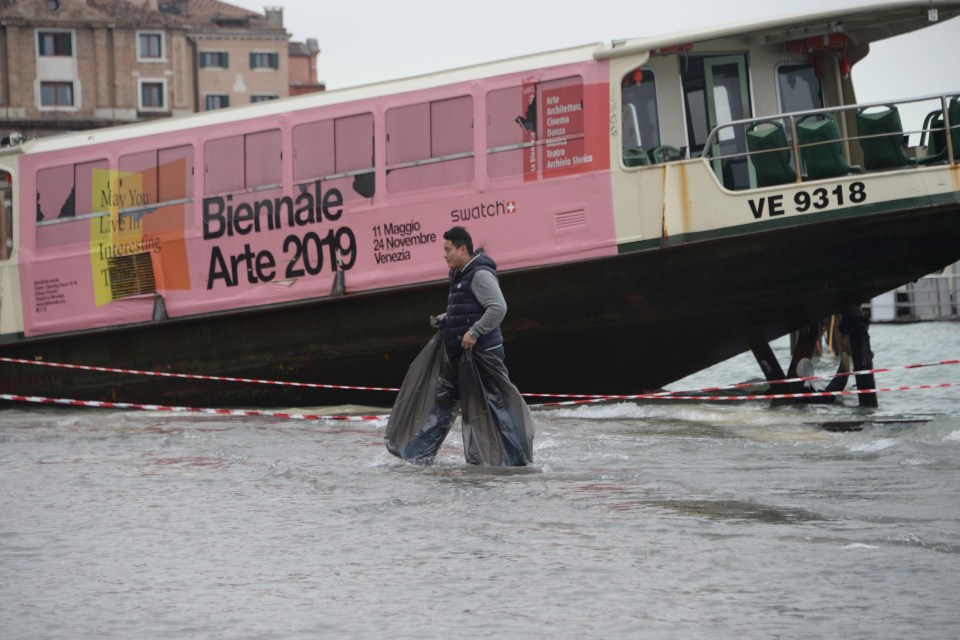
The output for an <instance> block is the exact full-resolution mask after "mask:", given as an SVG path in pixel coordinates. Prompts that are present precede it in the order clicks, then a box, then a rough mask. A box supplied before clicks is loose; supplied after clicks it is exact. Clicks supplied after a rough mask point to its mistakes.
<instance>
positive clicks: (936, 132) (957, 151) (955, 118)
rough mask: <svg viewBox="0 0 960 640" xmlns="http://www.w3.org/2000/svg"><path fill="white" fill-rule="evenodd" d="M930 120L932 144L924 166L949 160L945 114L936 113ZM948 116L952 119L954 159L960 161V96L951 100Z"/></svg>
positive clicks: (951, 136) (951, 131) (951, 132)
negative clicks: (944, 122)
mask: <svg viewBox="0 0 960 640" xmlns="http://www.w3.org/2000/svg"><path fill="white" fill-rule="evenodd" d="M931 115H933V117H932V118H931V120H930V142H929V144H928V147H927V151H928V154H929V155H928V156H927V157H926V158H924V159H923V160H921V161H920V162H921V163H923V164H929V163H933V162H943V161H945V160H947V134H946V131H944V126H943V112H940V111H935V112H934V113H933V114H931ZM947 116H948V117H949V118H950V138H951V140H950V142H951V143H952V144H953V159H954V161H955V162H958V161H960V96H954V97H953V98H951V99H950V103H949V105H948V106H947Z"/></svg>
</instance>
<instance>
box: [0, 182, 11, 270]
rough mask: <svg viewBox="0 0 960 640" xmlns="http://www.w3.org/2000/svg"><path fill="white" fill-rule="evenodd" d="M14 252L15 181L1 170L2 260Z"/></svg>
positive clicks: (0, 234) (0, 250) (0, 230)
mask: <svg viewBox="0 0 960 640" xmlns="http://www.w3.org/2000/svg"><path fill="white" fill-rule="evenodd" d="M12 253H13V181H12V180H11V179H10V174H9V173H7V172H6V171H0V260H6V259H7V258H9V257H10V255H11V254H12Z"/></svg>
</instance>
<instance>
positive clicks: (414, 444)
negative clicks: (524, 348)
mask: <svg viewBox="0 0 960 640" xmlns="http://www.w3.org/2000/svg"><path fill="white" fill-rule="evenodd" d="M443 239H444V243H443V255H444V259H445V260H446V262H447V266H448V267H450V293H449V296H448V298H447V311H446V313H443V314H441V315H440V316H437V317H432V318H431V324H433V325H434V326H435V327H439V328H440V330H441V331H440V337H441V338H442V342H443V345H442V349H443V351H444V352H445V353H443V354H442V357H440V358H439V359H438V360H436V361H437V362H438V363H439V364H438V369H437V371H438V375H437V378H436V379H435V381H436V385H435V388H436V395H435V398H433V399H432V403H431V406H430V408H429V410H428V411H426V415H425V416H424V417H425V421H424V422H420V423H419V424H409V425H407V427H408V428H409V429H410V431H411V433H410V434H409V436H410V437H409V438H403V440H404V441H403V442H402V443H401V442H395V441H394V437H393V434H394V433H395V432H400V431H403V429H401V428H400V427H399V421H398V426H397V428H396V430H395V429H394V428H392V427H391V426H388V437H387V440H388V445H387V448H388V449H389V450H390V451H391V453H393V454H395V455H398V456H400V457H402V458H404V459H407V460H413V461H416V462H426V461H429V460H432V459H433V458H434V456H436V453H437V451H438V450H439V449H440V445H442V444H443V441H444V440H445V439H446V437H447V434H448V433H449V431H450V427H451V426H452V424H453V421H454V418H455V417H456V412H457V410H458V408H460V401H461V389H460V382H461V381H460V376H461V373H462V371H464V370H466V371H468V372H469V373H470V375H469V378H470V380H469V382H465V384H470V385H471V386H470V387H469V388H468V389H467V390H466V391H465V393H467V395H468V396H469V398H470V399H471V401H472V403H473V406H472V407H471V409H472V410H473V409H476V406H475V404H476V402H477V401H478V400H479V399H480V398H481V396H484V397H486V395H489V394H491V393H492V394H494V395H495V396H497V395H499V396H502V397H501V398H500V402H498V403H497V404H498V408H497V409H496V410H493V411H480V413H479V414H476V415H472V416H470V419H469V420H468V415H467V407H466V405H465V406H464V423H465V425H466V424H467V423H470V429H469V434H468V429H467V427H466V426H465V429H464V430H465V435H464V446H465V449H467V451H465V453H466V455H467V460H468V462H475V463H478V464H495V465H497V466H518V465H521V466H522V465H525V464H528V463H529V462H530V461H531V460H532V449H531V447H532V441H533V425H532V419H531V418H530V415H529V410H528V409H527V407H526V405H525V404H524V403H523V400H522V398H521V397H520V394H519V392H518V391H517V389H516V387H514V386H513V384H512V383H511V382H510V380H509V376H508V374H507V368H506V365H505V364H504V355H505V354H504V349H503V335H502V334H501V333H500V323H501V321H502V320H503V318H504V316H505V315H506V313H507V303H506V301H505V300H504V298H503V293H502V292H501V291H500V283H499V281H498V279H497V273H496V269H497V264H496V262H494V261H493V259H492V258H490V256H488V255H487V254H485V253H484V252H483V251H478V252H476V253H474V250H473V239H472V238H471V237H470V233H469V232H468V231H467V230H466V229H465V228H463V227H453V228H452V229H450V230H449V231H447V232H446V233H444V234H443ZM467 351H469V352H471V356H472V359H473V361H474V363H473V364H471V365H469V366H468V368H467V369H463V367H462V365H463V364H464V363H462V362H461V361H462V360H464V353H465V352H467ZM473 385H476V386H477V389H474V388H473ZM404 386H405V387H406V386H407V382H406V381H405V382H404ZM481 389H485V390H486V394H484V393H481V392H480V390H481ZM403 395H404V391H403V390H401V396H403ZM465 402H466V400H465ZM398 404H400V405H406V402H402V401H399V400H398ZM397 408H398V407H395V409H397ZM398 414H399V412H398ZM491 414H496V416H495V417H494V418H493V422H490V423H489V424H491V425H493V424H494V423H495V426H493V427H491V428H492V429H493V430H494V431H496V432H498V435H497V436H495V437H494V436H493V435H492V434H493V431H490V430H487V431H485V432H484V433H485V435H483V436H476V437H475V436H474V435H473V434H474V433H477V432H476V430H475V429H474V428H473V425H474V424H479V423H478V422H476V421H477V420H480V421H481V422H483V421H484V420H486V419H487V418H488V417H489V416H490V415H491ZM471 421H473V422H471ZM484 424H487V423H484ZM398 437H399V436H398ZM493 440H496V443H497V444H495V445H493V446H492V447H491V446H489V445H490V443H492V442H493ZM481 449H483V451H481Z"/></svg>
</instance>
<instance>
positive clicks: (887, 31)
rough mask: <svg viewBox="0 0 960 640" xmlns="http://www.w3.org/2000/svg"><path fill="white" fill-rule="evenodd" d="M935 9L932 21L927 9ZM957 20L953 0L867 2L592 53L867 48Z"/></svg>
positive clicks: (959, 10) (959, 11)
mask: <svg viewBox="0 0 960 640" xmlns="http://www.w3.org/2000/svg"><path fill="white" fill-rule="evenodd" d="M933 9H935V10H936V19H935V20H931V14H930V11H931V10H933ZM957 16H960V1H958V0H895V1H888V2H869V3H862V4H859V5H854V6H848V7H844V8H840V9H830V10H827V11H819V12H803V13H793V14H790V15H785V16H782V17H779V18H766V19H762V20H756V21H752V22H750V21H741V22H737V23H731V24H728V25H725V26H720V27H702V28H698V29H693V30H690V31H679V32H675V33H671V34H663V35H655V36H649V37H642V38H633V39H630V40H624V41H619V42H614V43H611V44H610V45H609V46H607V47H604V48H603V49H601V50H599V51H597V53H596V57H598V58H614V57H618V56H620V55H630V54H634V53H638V52H641V51H650V50H654V49H660V48H663V47H670V46H677V45H682V44H687V43H697V42H709V41H714V40H723V39H727V38H738V39H747V40H748V41H750V42H751V44H755V45H765V44H781V43H784V42H788V41H790V40H797V39H801V38H809V37H813V36H818V35H824V34H830V33H844V34H846V35H847V37H849V38H850V39H851V40H852V41H853V42H854V43H855V44H869V43H871V42H877V41H880V40H885V39H887V38H892V37H894V36H898V35H902V34H904V33H910V32H911V31H916V30H918V29H922V28H924V27H929V26H933V25H934V24H937V23H938V22H943V21H945V20H949V19H951V18H956V17H957Z"/></svg>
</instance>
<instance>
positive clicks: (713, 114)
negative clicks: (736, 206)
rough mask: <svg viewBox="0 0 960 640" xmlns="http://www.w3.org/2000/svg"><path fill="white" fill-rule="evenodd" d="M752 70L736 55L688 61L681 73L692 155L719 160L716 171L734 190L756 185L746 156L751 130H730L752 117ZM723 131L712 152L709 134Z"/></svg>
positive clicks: (715, 139)
mask: <svg viewBox="0 0 960 640" xmlns="http://www.w3.org/2000/svg"><path fill="white" fill-rule="evenodd" d="M748 68H749V65H748V62H747V56H746V55H745V54H742V53H730V54H724V55H716V56H710V55H708V56H688V57H687V59H686V60H685V61H684V64H683V66H682V68H681V70H680V78H681V82H682V84H683V97H684V103H685V105H686V115H687V135H688V138H689V140H690V154H691V156H699V155H708V156H710V157H712V158H714V162H713V166H714V171H715V172H716V173H717V176H718V177H719V179H720V180H721V182H722V183H723V184H724V186H726V187H727V188H728V189H740V188H746V187H748V186H749V185H750V184H751V180H752V178H751V175H750V167H749V166H748V164H747V159H746V157H745V155H744V154H745V153H746V150H747V145H746V131H745V128H744V127H743V126H740V125H737V126H735V127H725V126H724V125H725V124H727V123H729V122H731V121H735V120H742V119H746V118H749V117H750V116H751V115H752V109H751V105H750V83H749V72H748ZM717 127H720V129H719V130H718V131H717V136H716V137H715V138H714V143H713V145H712V148H710V149H706V148H705V146H706V142H707V139H708V137H709V134H710V132H711V131H712V130H713V129H715V128H717Z"/></svg>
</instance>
